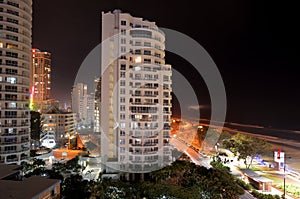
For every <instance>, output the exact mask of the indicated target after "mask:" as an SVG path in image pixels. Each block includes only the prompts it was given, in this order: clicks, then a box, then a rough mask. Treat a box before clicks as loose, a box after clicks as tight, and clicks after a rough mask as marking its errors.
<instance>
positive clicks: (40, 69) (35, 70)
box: [30, 48, 51, 109]
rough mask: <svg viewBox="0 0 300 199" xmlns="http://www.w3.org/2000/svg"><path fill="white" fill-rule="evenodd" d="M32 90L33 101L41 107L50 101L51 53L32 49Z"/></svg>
mask: <svg viewBox="0 0 300 199" xmlns="http://www.w3.org/2000/svg"><path fill="white" fill-rule="evenodd" d="M30 80H31V82H30V83H31V84H30V86H31V89H33V90H32V91H34V92H33V100H34V103H35V104H36V105H37V106H38V107H36V108H37V109H41V108H40V107H39V105H42V104H43V102H45V101H46V100H48V99H50V92H51V53H49V52H46V51H41V50H39V49H36V48H34V49H32V68H31V77H30Z"/></svg>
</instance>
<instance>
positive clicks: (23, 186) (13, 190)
mask: <svg viewBox="0 0 300 199" xmlns="http://www.w3.org/2000/svg"><path fill="white" fill-rule="evenodd" d="M21 168H22V167H21V166H19V165H5V164H0V193H1V198H14V199H24V198H32V199H59V198H60V183H61V181H60V180H57V179H49V178H47V177H42V176H32V177H29V178H22V177H21V176H20V173H21V172H20V170H21Z"/></svg>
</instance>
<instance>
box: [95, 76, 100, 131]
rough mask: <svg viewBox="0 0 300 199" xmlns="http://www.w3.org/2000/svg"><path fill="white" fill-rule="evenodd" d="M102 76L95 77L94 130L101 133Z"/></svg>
mask: <svg viewBox="0 0 300 199" xmlns="http://www.w3.org/2000/svg"><path fill="white" fill-rule="evenodd" d="M100 105H101V78H97V79H95V111H94V132H96V133H100Z"/></svg>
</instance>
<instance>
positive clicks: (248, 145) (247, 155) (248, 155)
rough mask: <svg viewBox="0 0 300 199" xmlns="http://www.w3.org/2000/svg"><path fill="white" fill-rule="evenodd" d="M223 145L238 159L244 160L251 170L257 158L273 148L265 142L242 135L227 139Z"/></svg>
mask: <svg viewBox="0 0 300 199" xmlns="http://www.w3.org/2000/svg"><path fill="white" fill-rule="evenodd" d="M222 145H223V147H224V148H226V149H228V150H230V151H231V152H232V153H234V154H235V155H236V156H237V157H238V159H242V160H244V163H245V165H246V168H250V166H251V165H252V161H253V158H254V157H255V156H257V155H263V154H266V153H267V152H268V151H270V148H271V145H270V144H269V143H267V142H266V141H265V140H262V139H258V138H255V137H252V136H249V135H245V134H240V133H238V134H236V135H234V136H232V137H231V138H229V139H225V140H224V141H223V143H222Z"/></svg>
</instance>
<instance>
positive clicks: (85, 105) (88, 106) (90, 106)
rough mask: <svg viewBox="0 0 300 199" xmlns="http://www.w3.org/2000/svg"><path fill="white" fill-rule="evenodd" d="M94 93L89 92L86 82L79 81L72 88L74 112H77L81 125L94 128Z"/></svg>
mask: <svg viewBox="0 0 300 199" xmlns="http://www.w3.org/2000/svg"><path fill="white" fill-rule="evenodd" d="M94 109H95V102H94V95H93V94H88V88H87V85H86V84H83V83H77V84H76V85H74V87H73V89H72V112H73V113H76V116H77V121H78V125H79V127H82V126H84V127H85V128H86V127H87V128H92V126H93V124H94Z"/></svg>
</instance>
